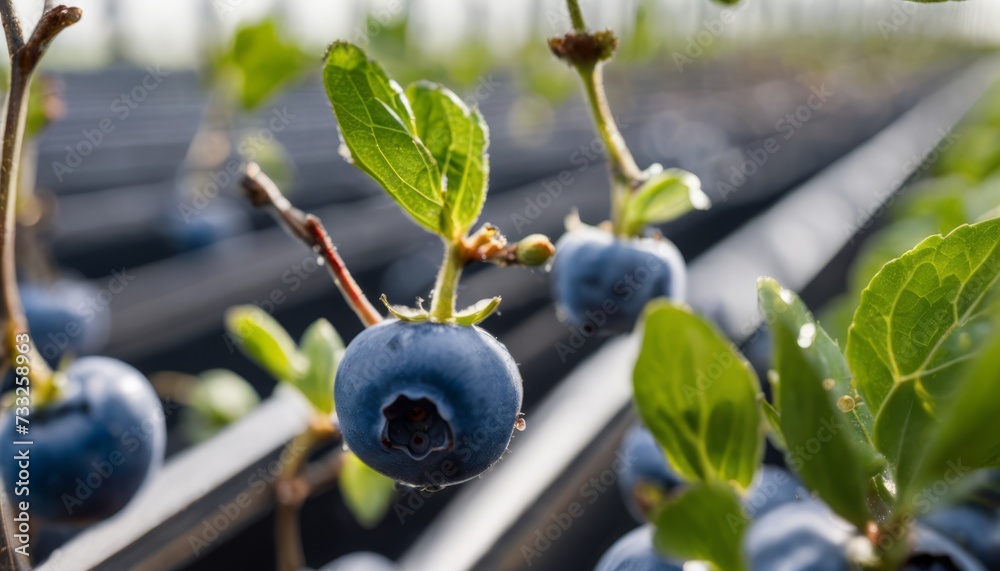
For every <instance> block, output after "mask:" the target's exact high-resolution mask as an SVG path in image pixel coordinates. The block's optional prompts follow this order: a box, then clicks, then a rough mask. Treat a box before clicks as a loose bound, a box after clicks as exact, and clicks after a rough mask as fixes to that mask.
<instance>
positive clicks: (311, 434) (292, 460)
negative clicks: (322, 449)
mask: <svg viewBox="0 0 1000 571" xmlns="http://www.w3.org/2000/svg"><path fill="white" fill-rule="evenodd" d="M339 436H340V431H339V430H338V429H337V428H336V427H335V426H333V424H332V423H331V422H330V421H329V418H319V417H317V418H316V419H314V420H313V421H312V422H310V424H309V428H307V429H306V431H305V432H303V433H302V434H299V435H298V436H296V437H295V439H293V440H292V441H291V442H290V443H289V444H288V447H287V448H286V454H287V458H289V459H288V461H287V463H286V464H285V465H284V466H283V468H282V470H281V474H279V475H278V478H277V480H276V481H275V484H274V497H275V508H274V539H275V543H276V545H275V549H276V551H277V559H278V571H298V570H299V569H302V568H303V567H305V556H304V555H303V551H302V535H301V533H300V532H299V510H300V509H301V508H302V504H303V503H305V501H306V499H308V498H309V497H310V496H311V490H312V487H313V486H312V484H311V482H310V481H309V480H308V479H306V478H305V477H303V474H302V472H303V466H305V465H306V462H307V461H308V460H309V453H310V452H311V451H312V450H313V448H314V447H315V446H316V445H318V444H321V443H323V442H327V441H329V440H331V439H333V438H337V437H339ZM282 457H286V456H285V454H283V455H282ZM336 472H337V473H338V474H339V472H340V469H339V467H338V468H337V469H336Z"/></svg>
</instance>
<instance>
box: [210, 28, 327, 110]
mask: <svg viewBox="0 0 1000 571" xmlns="http://www.w3.org/2000/svg"><path fill="white" fill-rule="evenodd" d="M308 61H309V60H308V58H307V57H306V56H305V54H303V53H302V51H301V50H300V49H299V48H298V46H296V45H295V44H294V43H292V42H290V41H287V40H285V39H284V38H282V37H281V33H280V31H279V29H278V24H277V23H276V22H275V21H274V20H271V19H265V20H262V21H260V22H256V23H252V24H248V25H245V26H243V27H241V28H239V29H238V30H237V31H236V35H235V37H234V38H233V44H232V48H231V49H230V51H229V52H228V53H226V54H225V55H224V56H223V57H222V58H221V60H220V61H219V62H218V63H217V69H216V74H215V75H216V81H217V82H218V83H220V84H223V85H225V86H233V87H235V89H236V92H237V99H238V101H239V103H240V105H241V106H242V107H243V108H244V109H245V110H247V111H252V110H254V109H256V108H258V107H260V105H261V104H263V103H264V102H266V101H267V100H268V99H269V98H271V97H272V96H273V95H274V94H275V93H277V92H278V91H280V90H281V88H283V87H284V86H285V85H286V84H287V83H289V82H290V81H292V80H294V79H296V78H297V77H299V76H300V75H301V74H302V72H303V71H304V70H305V67H306V64H307V63H308Z"/></svg>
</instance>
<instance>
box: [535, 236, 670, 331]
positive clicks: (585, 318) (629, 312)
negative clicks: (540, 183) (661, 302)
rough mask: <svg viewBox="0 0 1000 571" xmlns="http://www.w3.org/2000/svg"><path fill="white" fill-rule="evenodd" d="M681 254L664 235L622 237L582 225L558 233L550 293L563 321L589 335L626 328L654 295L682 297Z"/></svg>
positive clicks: (626, 329)
mask: <svg viewBox="0 0 1000 571" xmlns="http://www.w3.org/2000/svg"><path fill="white" fill-rule="evenodd" d="M685 282H686V275H685V268H684V259H683V258H682V257H681V254H680V252H678V251H677V248H676V247H675V246H674V245H673V243H671V242H670V241H669V240H666V239H662V238H656V239H654V238H632V239H628V240H623V239H619V238H616V237H615V236H613V235H611V234H610V233H608V232H604V231H602V230H599V229H597V228H592V227H583V228H580V229H577V230H574V231H572V232H569V233H567V234H566V235H565V236H563V237H562V238H561V239H560V240H559V243H558V244H557V245H556V257H555V261H554V262H553V265H552V286H553V295H554V296H555V299H556V303H557V304H558V306H559V309H560V313H561V314H563V315H564V316H565V319H566V321H567V322H569V323H570V324H571V325H572V326H574V327H576V328H578V329H580V330H581V333H583V334H585V335H587V336H590V335H593V334H594V333H596V332H598V331H601V332H604V333H625V332H628V331H631V330H632V328H633V327H634V326H635V322H636V320H637V319H638V318H639V315H640V314H641V313H642V309H643V308H644V307H645V306H646V304H647V303H648V302H649V301H650V300H652V299H654V298H657V297H670V298H674V299H683V298H684V288H685Z"/></svg>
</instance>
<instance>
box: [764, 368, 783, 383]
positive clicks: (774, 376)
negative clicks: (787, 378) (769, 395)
mask: <svg viewBox="0 0 1000 571" xmlns="http://www.w3.org/2000/svg"><path fill="white" fill-rule="evenodd" d="M780 378H781V377H779V376H778V371H775V370H774V369H768V370H767V382H769V383H771V384H772V385H775V384H777V383H778V381H779V380H780Z"/></svg>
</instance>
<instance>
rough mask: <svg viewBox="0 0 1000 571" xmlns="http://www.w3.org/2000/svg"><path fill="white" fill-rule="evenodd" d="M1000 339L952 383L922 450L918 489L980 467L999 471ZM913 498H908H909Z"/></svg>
mask: <svg viewBox="0 0 1000 571" xmlns="http://www.w3.org/2000/svg"><path fill="white" fill-rule="evenodd" d="M997 371H1000V335H994V336H993V338H992V339H991V340H990V341H989V343H988V345H987V346H985V347H984V349H983V351H982V352H981V353H980V354H979V356H978V357H977V358H976V359H975V360H974V361H972V362H971V363H970V364H969V366H968V368H967V370H966V374H965V375H964V376H963V377H962V379H961V380H960V381H959V382H958V383H957V384H958V389H957V392H956V394H955V397H954V400H953V401H952V402H951V403H949V405H948V406H947V407H942V408H943V410H942V411H941V414H940V415H939V421H938V426H937V427H936V430H934V431H933V432H932V433H931V435H930V437H929V438H928V440H927V441H926V443H925V445H924V450H925V453H924V456H923V458H922V459H921V461H920V462H919V466H918V468H917V475H916V476H915V477H914V480H915V484H916V485H915V486H913V487H912V488H911V492H912V491H913V490H917V489H925V488H926V487H927V486H932V485H933V484H934V483H935V482H937V481H939V480H944V481H945V482H951V481H953V480H954V478H955V476H961V475H963V474H964V473H965V472H966V471H969V470H975V469H980V468H995V467H1000V431H997V430H995V429H992V430H990V429H986V427H996V425H997V419H998V418H1000V399H998V398H996V395H997V393H998V392H1000V376H998V375H997ZM908 499H912V498H908Z"/></svg>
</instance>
